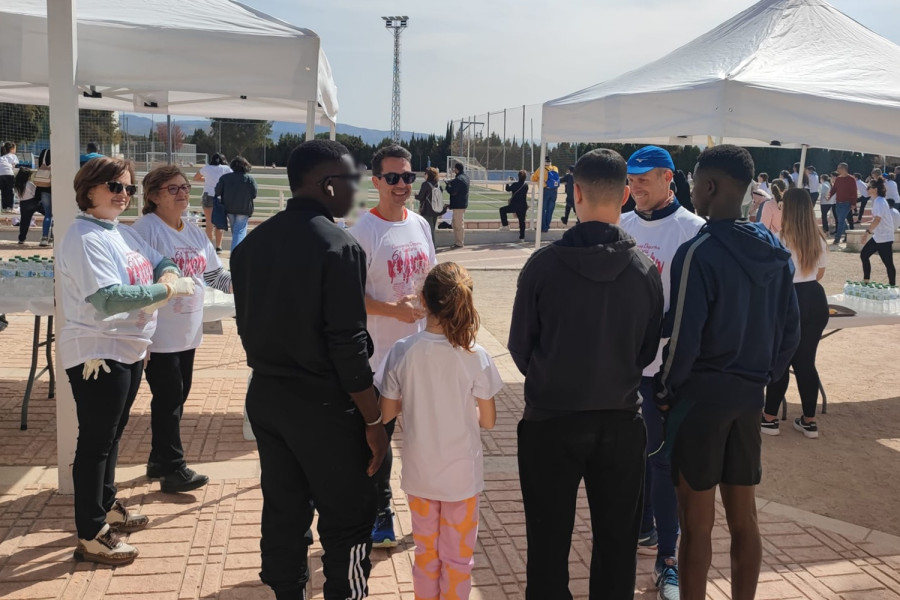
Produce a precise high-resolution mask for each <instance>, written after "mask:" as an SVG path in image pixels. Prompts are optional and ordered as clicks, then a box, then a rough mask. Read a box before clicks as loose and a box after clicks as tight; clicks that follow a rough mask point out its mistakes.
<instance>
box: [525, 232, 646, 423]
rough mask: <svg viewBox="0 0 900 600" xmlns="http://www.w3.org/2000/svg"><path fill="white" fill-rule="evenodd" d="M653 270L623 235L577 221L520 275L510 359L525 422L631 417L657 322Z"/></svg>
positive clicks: (533, 256)
mask: <svg viewBox="0 0 900 600" xmlns="http://www.w3.org/2000/svg"><path fill="white" fill-rule="evenodd" d="M663 306H664V305H663V293H662V281H661V279H660V277H659V270H658V269H657V268H656V266H655V265H654V264H653V262H652V261H651V260H650V259H649V258H647V256H646V255H645V254H644V253H643V252H641V251H640V250H638V249H637V248H636V247H635V242H634V240H633V239H632V238H631V237H629V236H628V234H627V233H625V231H624V230H622V229H621V228H619V227H617V226H615V225H609V224H607V223H599V222H587V223H580V224H578V225H576V226H575V227H573V228H572V229H569V230H568V231H566V233H565V234H564V235H563V238H562V240H560V241H559V242H556V243H555V244H553V245H550V246H547V247H545V248H542V249H541V250H538V251H537V252H535V253H534V254H533V255H532V257H531V258H530V259H529V260H528V262H527V263H526V264H525V266H524V267H523V268H522V272H521V273H520V275H519V283H518V288H517V290H516V300H515V305H514V306H513V315H512V323H511V325H510V334H509V344H508V347H509V352H510V355H511V356H512V358H513V360H514V361H515V363H516V366H517V367H518V368H519V370H520V371H521V372H522V374H523V375H525V418H526V419H528V420H542V419H548V418H552V417H554V416H562V415H566V414H571V413H575V412H583V411H597V410H624V411H633V412H635V411H637V409H638V407H639V406H640V405H641V399H640V396H639V395H638V387H639V386H640V383H641V372H642V371H643V369H644V367H646V366H647V365H648V364H650V363H651V362H653V359H654V358H656V349H657V348H658V347H659V332H660V326H661V323H662V316H663Z"/></svg>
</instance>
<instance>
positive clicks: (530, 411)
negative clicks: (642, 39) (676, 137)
mask: <svg viewBox="0 0 900 600" xmlns="http://www.w3.org/2000/svg"><path fill="white" fill-rule="evenodd" d="M625 176H626V166H625V161H624V159H623V158H622V157H621V156H619V155H618V154H617V153H615V152H613V151H611V150H594V151H592V152H589V153H587V154H585V155H584V156H582V157H581V159H580V160H579V161H578V164H577V165H576V166H575V190H574V191H575V213H576V215H577V216H578V218H579V220H580V223H578V224H577V225H575V227H573V228H572V229H569V230H568V231H566V233H565V234H564V235H563V238H562V240H560V241H559V242H556V243H555V244H552V245H550V246H547V247H545V248H543V249H541V250H538V251H537V252H535V253H534V255H532V257H531V259H530V260H529V261H528V263H527V264H526V265H525V267H524V268H523V269H522V272H521V274H520V275H519V283H518V289H517V291H516V300H515V304H514V307H513V316H512V326H511V332H512V333H511V334H510V337H509V351H510V354H511V355H512V358H513V360H514V361H515V363H516V366H517V367H518V368H519V370H520V371H521V372H522V373H523V374H524V375H525V415H524V417H523V419H522V421H521V422H520V423H519V428H518V438H519V440H518V441H519V448H518V451H519V479H520V483H521V486H522V499H523V501H524V505H525V528H526V535H527V540H528V554H527V584H526V591H525V597H526V599H528V600H533V599H540V600H546V599H548V598H553V599H554V600H557V599H566V598H569V599H571V598H572V595H571V593H570V592H569V589H568V582H569V570H568V568H569V565H568V556H569V548H570V544H571V541H572V528H573V526H574V521H575V503H576V496H577V493H578V486H579V485H580V483H581V480H582V479H584V482H585V486H586V488H587V495H588V501H589V502H590V505H591V526H592V528H593V531H594V538H595V539H596V540H597V543H596V544H594V546H593V550H592V558H591V581H590V597H591V598H595V599H597V598H605V599H610V600H618V599H620V598H621V599H625V598H629V599H630V598H632V597H633V596H634V584H635V569H636V563H637V561H636V557H635V552H634V548H635V543H636V541H637V537H638V532H639V529H640V525H641V513H642V506H643V499H642V496H641V494H642V487H643V486H642V482H643V478H644V446H645V444H646V433H645V430H644V422H643V420H642V418H641V415H640V413H639V412H638V409H639V408H640V405H641V398H640V395H639V394H638V388H639V386H640V383H641V371H642V370H643V369H644V367H646V366H647V365H648V364H650V363H651V362H652V361H653V359H654V358H655V356H656V348H657V346H658V344H659V334H660V324H661V319H662V313H663V293H662V282H661V280H660V276H659V271H658V269H657V268H656V265H654V264H653V262H652V261H651V260H650V259H649V258H647V256H646V255H645V254H644V253H643V252H641V251H640V250H639V249H638V248H637V247H636V246H635V242H634V240H633V239H631V238H630V237H628V235H627V234H626V233H625V232H624V231H623V230H622V229H620V228H619V227H618V226H617V223H618V222H619V216H620V210H621V206H622V204H623V203H624V202H625V201H626V200H627V199H628V197H629V194H630V192H629V189H628V187H627V186H626V185H625Z"/></svg>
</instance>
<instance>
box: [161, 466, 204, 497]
mask: <svg viewBox="0 0 900 600" xmlns="http://www.w3.org/2000/svg"><path fill="white" fill-rule="evenodd" d="M207 483H209V477H207V476H206V475H200V474H199V473H196V472H194V471H193V470H192V469H189V468H188V466H187V465H182V466H181V467H180V468H179V469H177V470H175V471H173V472H172V473H168V474H167V475H163V478H162V482H161V483H160V486H159V487H160V489H161V490H162V491H163V492H164V493H166V494H176V493H178V492H190V491H191V490H196V489H197V488H199V487H203V486H204V485H206V484H207Z"/></svg>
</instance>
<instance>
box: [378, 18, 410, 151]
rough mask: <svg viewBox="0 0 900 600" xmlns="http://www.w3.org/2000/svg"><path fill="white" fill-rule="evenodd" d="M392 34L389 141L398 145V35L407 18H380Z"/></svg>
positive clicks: (405, 25)
mask: <svg viewBox="0 0 900 600" xmlns="http://www.w3.org/2000/svg"><path fill="white" fill-rule="evenodd" d="M381 18H382V19H384V26H385V28H386V29H390V30H391V31H392V33H393V34H394V96H393V99H392V102H391V139H392V140H394V143H396V144H399V143H400V34H401V33H403V30H404V29H406V28H407V27H408V26H409V17H406V16H403V17H381Z"/></svg>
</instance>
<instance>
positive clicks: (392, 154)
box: [372, 144, 412, 177]
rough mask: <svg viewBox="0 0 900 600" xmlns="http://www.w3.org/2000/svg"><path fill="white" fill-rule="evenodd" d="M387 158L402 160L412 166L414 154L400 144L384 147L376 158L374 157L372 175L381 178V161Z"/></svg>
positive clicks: (376, 154)
mask: <svg viewBox="0 0 900 600" xmlns="http://www.w3.org/2000/svg"><path fill="white" fill-rule="evenodd" d="M386 158H402V159H404V160H406V161H408V162H409V163H410V164H412V154H410V153H409V150H407V149H406V148H404V147H403V146H400V145H398V144H391V145H390V146H383V147H381V148H379V149H378V152H376V153H375V156H373V157H372V175H374V176H375V177H381V173H382V171H381V161H383V160H384V159H386Z"/></svg>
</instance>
